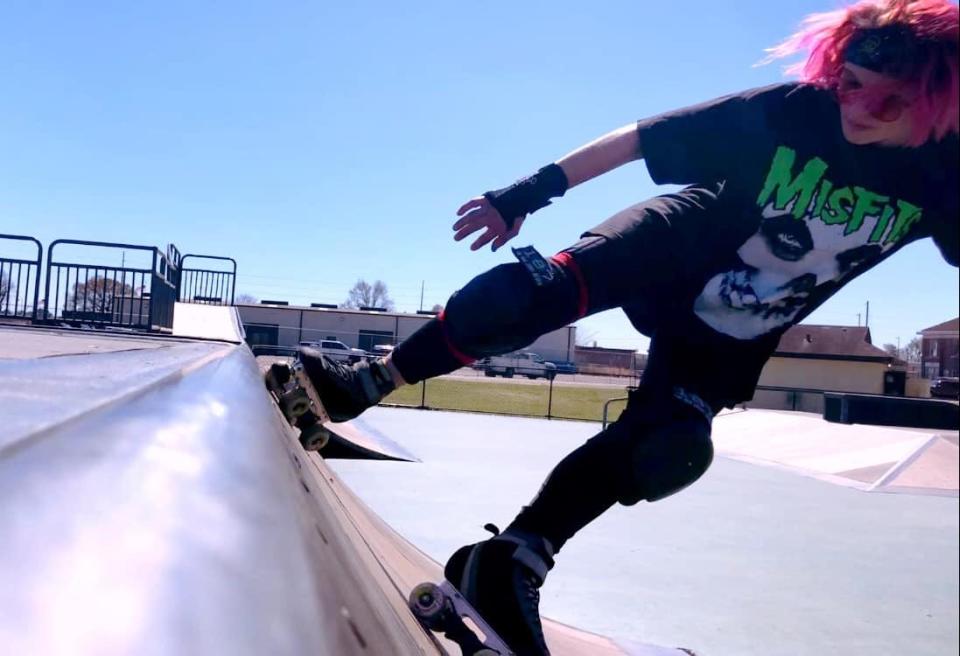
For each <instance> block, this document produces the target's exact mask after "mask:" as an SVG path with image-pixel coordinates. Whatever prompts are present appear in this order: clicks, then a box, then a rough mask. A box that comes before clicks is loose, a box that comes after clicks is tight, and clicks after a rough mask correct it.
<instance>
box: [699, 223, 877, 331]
mask: <svg viewBox="0 0 960 656" xmlns="http://www.w3.org/2000/svg"><path fill="white" fill-rule="evenodd" d="M844 230H845V227H844V225H842V224H841V225H828V224H827V223H825V222H823V221H821V220H819V219H816V218H813V217H810V216H804V217H802V218H800V219H797V218H795V217H794V216H793V214H792V207H787V208H786V209H784V210H776V209H774V207H773V206H772V205H768V206H767V207H766V208H764V210H763V218H762V220H761V222H760V227H759V229H758V230H757V232H756V233H755V234H754V235H753V236H752V237H750V238H749V239H748V240H747V241H746V242H744V243H743V245H742V246H741V247H740V248H739V249H738V250H737V255H738V256H739V259H740V263H739V265H738V266H736V267H735V268H734V269H733V270H731V271H726V272H724V273H721V274H718V275H716V276H714V277H713V278H712V279H711V280H710V281H708V282H707V284H706V285H705V286H704V288H703V291H702V292H701V293H700V295H699V296H698V297H697V299H696V301H695V302H694V312H695V313H696V314H697V316H698V317H700V318H701V319H702V320H703V321H704V322H706V323H707V324H708V325H710V326H711V327H713V328H714V329H715V330H717V331H718V332H721V333H724V334H727V335H730V336H732V337H735V338H737V339H753V338H755V337H759V336H761V335H764V334H766V333H768V332H770V331H772V330H775V329H777V328H780V327H782V326H786V325H788V324H790V323H791V322H792V321H793V320H794V318H795V317H796V316H797V315H798V314H799V313H800V311H801V310H802V309H803V308H804V307H805V306H806V305H807V303H808V302H809V300H810V296H811V294H812V293H813V291H814V290H815V289H816V288H817V287H818V286H819V285H822V284H824V283H827V282H831V281H838V280H840V279H842V278H844V277H846V276H847V275H848V274H849V273H851V272H852V271H854V270H855V269H856V268H857V267H858V266H859V265H861V264H863V263H865V262H869V261H872V260H873V259H875V258H876V257H878V256H879V255H880V254H881V253H882V251H883V248H882V247H881V246H880V245H878V244H866V243H864V242H865V241H866V240H867V235H868V234H869V231H857V232H854V233H853V234H850V235H846V234H845V233H844Z"/></svg>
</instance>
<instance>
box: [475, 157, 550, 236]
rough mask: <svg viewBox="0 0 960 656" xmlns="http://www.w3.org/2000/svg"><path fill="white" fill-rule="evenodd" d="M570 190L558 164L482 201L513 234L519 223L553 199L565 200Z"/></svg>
mask: <svg viewBox="0 0 960 656" xmlns="http://www.w3.org/2000/svg"><path fill="white" fill-rule="evenodd" d="M568 186H569V183H568V182H567V176H566V174H564V172H563V169H562V168H560V166H559V165H557V164H549V165H547V166H544V167H543V168H542V169H540V170H539V171H537V172H536V173H534V174H533V175H530V176H527V177H526V178H520V179H519V180H517V181H516V182H514V183H513V184H512V185H510V186H509V187H504V188H503V189H497V190H496V191H488V192H487V193H485V194H484V195H483V197H484V198H486V199H487V200H488V201H489V202H490V204H491V205H493V207H494V209H495V210H497V212H499V213H500V216H502V217H503V220H504V221H506V223H507V229H508V230H512V229H513V224H514V223H515V222H516V220H517V219H519V218H521V217H524V216H526V215H527V214H531V213H533V212H536V211H537V210H539V209H542V208H544V207H546V206H547V205H549V204H550V199H551V198H559V197H560V196H563V195H564V194H565V193H566V192H567V187H568Z"/></svg>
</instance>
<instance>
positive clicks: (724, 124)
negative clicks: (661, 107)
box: [637, 84, 797, 184]
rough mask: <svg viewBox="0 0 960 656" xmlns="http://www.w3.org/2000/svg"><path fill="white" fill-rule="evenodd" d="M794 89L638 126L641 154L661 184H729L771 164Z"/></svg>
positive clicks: (746, 95) (727, 99)
mask: <svg viewBox="0 0 960 656" xmlns="http://www.w3.org/2000/svg"><path fill="white" fill-rule="evenodd" d="M796 87H797V85H795V84H776V85H772V86H768V87H762V88H759V89H752V90H750V91H745V92H742V93H737V94H733V95H729V96H724V97H722V98H718V99H716V100H711V101H709V102H705V103H702V104H699V105H694V106H692V107H686V108H684V109H679V110H676V111H672V112H667V113H665V114H661V115H659V116H654V117H653V118H649V119H645V120H642V121H639V122H638V123H637V129H638V131H639V136H640V150H641V154H642V155H643V159H644V161H645V162H646V164H647V170H648V171H649V172H650V177H651V178H652V179H653V181H654V182H656V183H657V184H696V183H708V182H714V181H720V180H727V179H729V178H731V177H734V176H735V175H737V174H738V173H739V172H741V171H743V169H744V167H745V166H747V167H748V166H749V165H750V164H751V161H752V160H755V159H757V158H759V157H766V158H769V151H770V149H769V146H770V144H771V143H772V142H773V140H774V134H775V128H774V126H775V124H776V123H779V122H780V121H778V120H777V116H778V114H780V113H781V110H782V108H783V107H784V106H785V98H786V96H787V94H789V93H790V92H791V91H793V90H794V89H796Z"/></svg>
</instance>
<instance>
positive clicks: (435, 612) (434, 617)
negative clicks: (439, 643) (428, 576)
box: [408, 583, 447, 625]
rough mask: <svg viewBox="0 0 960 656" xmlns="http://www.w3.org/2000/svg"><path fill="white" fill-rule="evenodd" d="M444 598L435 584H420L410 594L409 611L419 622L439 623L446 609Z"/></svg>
mask: <svg viewBox="0 0 960 656" xmlns="http://www.w3.org/2000/svg"><path fill="white" fill-rule="evenodd" d="M446 599H447V598H446V596H445V595H444V594H443V591H442V590H440V588H439V587H438V586H437V585H436V584H435V583H421V584H420V585H418V586H417V587H415V588H414V589H413V590H412V591H411V592H410V599H409V600H408V601H409V605H410V610H412V611H413V614H414V615H416V616H417V619H419V620H420V621H421V622H423V623H425V624H427V625H431V624H435V623H437V622H439V621H440V620H441V619H442V617H443V614H444V610H445V609H446Z"/></svg>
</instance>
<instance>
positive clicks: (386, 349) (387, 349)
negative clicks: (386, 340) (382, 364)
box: [367, 344, 393, 360]
mask: <svg viewBox="0 0 960 656" xmlns="http://www.w3.org/2000/svg"><path fill="white" fill-rule="evenodd" d="M391 353H393V344H377V345H376V346H373V347H371V348H370V350H369V351H367V359H368V360H376V359H377V358H385V357H387V356H388V355H390V354H391Z"/></svg>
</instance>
